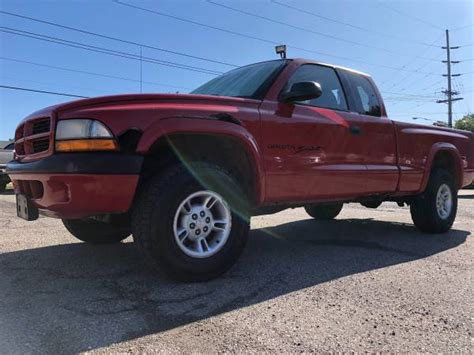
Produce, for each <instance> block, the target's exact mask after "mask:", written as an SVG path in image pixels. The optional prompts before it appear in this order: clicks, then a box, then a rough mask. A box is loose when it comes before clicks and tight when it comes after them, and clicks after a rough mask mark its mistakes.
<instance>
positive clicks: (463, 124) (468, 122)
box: [454, 113, 474, 132]
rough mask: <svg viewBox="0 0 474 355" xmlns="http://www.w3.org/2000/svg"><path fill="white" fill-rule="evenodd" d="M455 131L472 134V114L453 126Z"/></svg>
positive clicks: (473, 118) (473, 115)
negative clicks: (459, 130)
mask: <svg viewBox="0 0 474 355" xmlns="http://www.w3.org/2000/svg"><path fill="white" fill-rule="evenodd" d="M454 127H455V128H457V129H463V130H465V131H471V132H474V113H469V114H467V115H466V116H464V117H463V118H461V119H460V120H457V121H456V123H455V124H454Z"/></svg>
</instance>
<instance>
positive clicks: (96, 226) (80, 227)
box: [62, 216, 131, 244]
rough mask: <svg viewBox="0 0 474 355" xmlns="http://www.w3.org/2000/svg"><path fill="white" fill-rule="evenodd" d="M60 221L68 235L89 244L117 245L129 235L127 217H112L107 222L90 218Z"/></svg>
mask: <svg viewBox="0 0 474 355" xmlns="http://www.w3.org/2000/svg"><path fill="white" fill-rule="evenodd" d="M62 221H63V224H64V226H65V227H66V229H67V230H68V231H69V233H71V234H72V235H73V236H75V237H76V238H77V239H79V240H82V241H83V242H86V243H90V244H113V243H119V242H120V241H122V240H123V239H125V238H127V237H128V236H129V235H130V234H131V230H130V223H129V220H128V217H127V218H126V217H123V216H120V217H119V216H114V217H113V218H111V220H110V221H109V222H104V221H99V220H95V219H91V218H87V219H63V220H62Z"/></svg>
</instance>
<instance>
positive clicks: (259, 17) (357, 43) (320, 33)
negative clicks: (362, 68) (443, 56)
mask: <svg viewBox="0 0 474 355" xmlns="http://www.w3.org/2000/svg"><path fill="white" fill-rule="evenodd" d="M206 1H207V2H208V3H210V4H213V5H216V6H220V7H222V8H224V9H228V10H231V11H234V12H238V13H241V14H244V15H247V16H251V17H255V18H258V19H262V20H265V21H269V22H272V23H276V24H279V25H282V26H286V27H290V28H293V29H296V30H300V31H303V32H308V33H312V34H315V35H317V36H322V37H326V38H330V39H333V40H336V41H340V42H343V43H349V44H353V45H356V46H361V47H365V48H371V49H376V50H379V51H383V52H386V53H392V54H393V53H395V54H397V55H399V56H410V55H409V54H402V53H399V52H395V51H392V50H390V49H387V48H381V47H377V46H372V45H370V44H366V43H361V42H356V41H352V40H348V39H345V38H341V37H337V36H333V35H330V34H327V33H323V32H319V31H315V30H312V29H310V28H305V27H300V26H296V25H292V24H289V23H287V22H283V21H279V20H275V19H273V18H270V17H267V16H262V15H258V14H255V13H252V12H249V11H245V10H241V9H237V8H235V7H232V6H228V5H224V4H221V3H218V2H215V1H213V0H206ZM421 59H424V60H428V61H437V60H436V59H433V58H421Z"/></svg>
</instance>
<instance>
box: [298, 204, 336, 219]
mask: <svg viewBox="0 0 474 355" xmlns="http://www.w3.org/2000/svg"><path fill="white" fill-rule="evenodd" d="M342 206H343V204H342V203H334V204H330V205H317V206H306V207H305V208H304V209H305V210H306V213H308V214H309V215H310V216H311V217H313V218H314V219H318V220H321V221H327V220H331V219H334V218H336V216H337V215H338V214H339V213H340V212H341V210H342Z"/></svg>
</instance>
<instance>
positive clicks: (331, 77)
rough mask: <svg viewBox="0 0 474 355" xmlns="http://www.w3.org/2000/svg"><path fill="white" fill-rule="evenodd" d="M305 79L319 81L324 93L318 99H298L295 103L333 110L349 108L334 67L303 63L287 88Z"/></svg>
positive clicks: (289, 81)
mask: <svg viewBox="0 0 474 355" xmlns="http://www.w3.org/2000/svg"><path fill="white" fill-rule="evenodd" d="M303 81H314V82H316V83H318V84H319V85H320V86H321V89H322V92H323V93H322V95H321V96H320V97H318V98H316V99H311V100H304V101H296V102H295V103H298V104H303V105H309V106H316V107H323V108H329V109H333V110H341V111H347V110H348V106H347V102H346V97H345V93H344V90H343V89H342V85H341V82H340V81H339V77H338V75H337V73H336V71H335V70H334V69H333V68H331V67H326V66H323V65H318V64H303V65H302V66H300V67H299V68H298V69H296V71H295V72H294V73H293V75H292V76H291V78H290V79H289V80H288V83H287V84H286V87H285V90H289V89H290V88H291V86H292V85H293V84H295V83H298V82H303Z"/></svg>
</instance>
